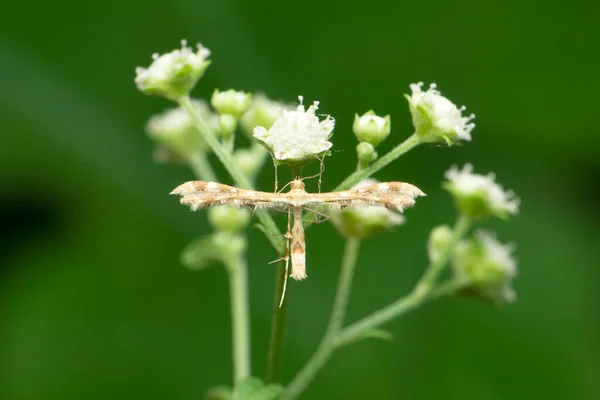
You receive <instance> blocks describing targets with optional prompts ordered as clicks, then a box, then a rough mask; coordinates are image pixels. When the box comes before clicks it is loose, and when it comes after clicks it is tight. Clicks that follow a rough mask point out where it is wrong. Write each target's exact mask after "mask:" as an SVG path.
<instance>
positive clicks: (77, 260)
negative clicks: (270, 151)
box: [0, 0, 600, 400]
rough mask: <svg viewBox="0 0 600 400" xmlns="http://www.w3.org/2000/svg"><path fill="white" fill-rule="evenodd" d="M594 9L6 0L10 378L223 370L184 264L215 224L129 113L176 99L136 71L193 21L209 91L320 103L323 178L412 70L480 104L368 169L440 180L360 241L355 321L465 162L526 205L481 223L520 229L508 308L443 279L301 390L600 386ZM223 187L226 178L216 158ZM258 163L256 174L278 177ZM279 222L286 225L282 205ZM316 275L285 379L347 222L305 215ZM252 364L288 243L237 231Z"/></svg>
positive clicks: (1, 80)
mask: <svg viewBox="0 0 600 400" xmlns="http://www.w3.org/2000/svg"><path fill="white" fill-rule="evenodd" d="M598 11H599V10H598V7H597V5H596V4H594V3H592V2H585V1H581V0H576V1H571V2H558V1H546V2H536V1H531V0H529V1H504V2H480V1H475V0H471V1H460V2H448V1H437V0H435V1H428V2H411V3H409V2H391V1H383V0H371V1H368V2H365V1H316V0H307V1H303V2H282V1H274V0H271V1H256V0H254V1H234V0H220V1H190V0H175V1H165V0H163V1H147V2H123V1H115V0H107V1H103V2H81V1H72V0H70V1H67V0H58V1H55V2H40V1H37V2H33V3H31V2H13V3H10V4H5V5H4V6H3V7H2V12H1V13H0V88H1V89H0V232H1V239H2V240H0V398H1V399H7V400H17V399H19V400H30V399H31V400H33V399H43V400H50V399H83V398H85V399H190V400H191V399H201V398H202V397H203V394H204V392H205V390H206V389H207V388H209V387H211V386H213V385H216V384H228V383H229V382H230V380H231V354H230V330H229V327H230V326H229V324H230V320H229V312H228V303H229V299H228V288H227V278H226V274H225V271H224V270H223V269H222V268H220V267H215V268H211V269H208V270H205V271H201V272H192V271H189V270H186V269H185V268H184V267H182V266H181V265H180V264H179V261H178V257H179V252H180V250H181V249H182V248H183V247H184V246H185V245H186V244H187V243H189V242H190V241H191V240H192V239H194V238H196V237H198V236H200V235H202V234H206V233H208V232H209V231H210V229H209V227H208V225H207V222H206V213H205V212H199V213H194V214H192V213H190V212H189V210H187V209H185V208H184V207H181V206H179V204H178V202H177V201H176V199H174V198H171V197H169V196H167V193H168V192H169V191H170V190H171V189H172V188H173V187H174V186H176V185H177V184H179V183H181V182H183V181H185V180H189V179H191V178H192V175H191V173H190V172H189V171H188V170H187V169H186V168H184V167H176V166H164V165H157V164H155V163H154V162H153V160H152V149H153V144H152V143H151V141H150V140H149V139H148V138H147V137H146V135H145V133H144V130H143V127H144V124H145V122H146V120H147V119H148V118H149V117H150V115H152V114H153V113H156V112H160V111H162V110H163V109H165V108H167V107H171V104H169V103H168V102H167V101H166V100H161V99H157V98H150V97H146V96H144V95H142V94H141V93H139V92H138V91H137V90H136V88H135V85H134V83H133V78H134V67H135V66H137V65H143V66H146V65H148V64H149V62H150V54H151V53H153V52H161V53H162V52H165V51H170V50H172V49H174V48H176V47H178V46H179V41H180V39H182V38H187V39H188V40H189V41H190V42H191V43H195V42H202V43H203V44H205V45H206V46H207V47H209V48H210V49H211V50H212V52H213V57H212V59H213V64H212V65H211V67H210V68H209V70H208V72H207V74H206V76H205V77H204V78H203V79H202V80H201V82H200V84H199V86H198V87H197V88H196V90H195V91H194V95H195V96H197V97H207V96H209V95H210V94H211V93H212V90H213V89H214V88H215V87H218V88H221V89H228V88H236V89H243V90H247V91H263V92H265V93H267V94H268V95H269V96H270V97H272V98H275V99H280V100H284V101H294V100H295V98H296V96H297V95H299V94H302V95H304V96H305V99H306V101H307V102H309V103H310V102H312V101H313V100H315V99H317V100H320V101H321V109H320V110H321V111H322V112H324V113H328V114H331V115H333V116H334V117H335V118H336V121H337V124H336V130H335V135H334V137H333V139H334V149H335V152H334V154H333V156H332V157H329V158H328V159H327V160H326V172H325V175H324V189H325V190H328V189H331V188H333V187H334V186H335V185H337V183H339V182H340V181H341V180H342V179H343V178H344V177H345V176H346V175H347V174H348V173H350V172H351V171H352V170H353V168H354V167H355V162H356V161H355V152H354V146H355V144H356V143H355V139H354V137H353V135H352V133H351V124H352V119H353V114H354V113H355V112H358V113H363V112H365V111H367V110H369V109H374V110H375V111H377V112H378V113H380V114H387V113H389V114H391V116H392V128H393V129H392V135H391V136H390V138H389V139H388V140H387V141H386V142H385V143H383V144H382V145H381V151H380V153H384V152H385V151H386V150H387V149H389V148H391V147H392V146H393V145H395V144H397V143H398V142H400V141H401V140H402V139H403V138H405V137H406V136H407V135H408V134H410V133H411V123H410V115H409V113H408V107H407V104H406V100H405V99H404V98H403V97H402V94H403V93H407V92H408V91H409V89H408V84H409V83H412V82H417V81H424V82H426V83H429V82H436V83H437V84H438V86H439V88H440V89H441V90H442V93H443V94H445V95H446V96H448V97H449V98H450V99H451V100H453V101H454V102H456V103H457V104H459V105H460V104H466V105H467V108H468V111H469V112H475V113H476V114H477V119H476V123H477V127H476V129H475V131H474V132H473V141H472V142H471V143H468V144H467V145H465V146H462V147H457V148H451V149H447V148H444V147H436V146H421V147H419V148H417V149H416V150H414V151H412V152H411V153H409V154H408V155H406V156H405V157H403V158H401V159H400V160H398V161H396V162H395V163H393V164H392V165H391V166H390V167H388V168H387V169H385V170H383V171H381V172H380V173H378V174H377V178H378V179H380V180H405V181H409V182H412V183H415V184H417V185H418V186H419V187H421V188H422V189H423V190H424V191H425V192H427V193H428V194H429V196H428V197H427V198H425V199H423V200H421V201H419V204H418V206H417V207H415V208H414V209H412V210H410V211H409V212H408V214H407V215H408V218H409V219H408V224H407V225H405V226H403V227H400V228H399V229H396V230H395V232H393V233H390V234H385V235H380V236H378V237H376V238H372V239H369V240H367V241H365V242H364V244H363V247H362V252H361V255H360V260H359V267H358V272H357V276H356V280H355V285H354V290H353V293H352V297H351V301H350V306H349V312H348V318H347V320H348V322H351V321H354V320H356V319H358V318H360V317H361V316H363V315H365V314H366V313H368V312H370V311H371V310H373V309H375V308H377V307H380V306H383V305H385V304H387V303H388V302H390V301H391V300H393V299H395V298H396V297H398V296H399V295H401V294H403V293H406V292H407V291H408V290H409V289H410V288H411V286H412V285H413V284H414V282H415V281H416V280H417V279H418V277H419V275H420V274H421V272H422V270H423V267H424V265H425V264H426V250H425V240H426V237H427V234H428V232H429V231H430V229H431V228H432V227H433V226H435V225H437V224H441V223H452V222H453V220H454V218H455V211H454V209H453V206H452V202H451V200H450V198H449V196H448V195H447V194H446V193H445V192H444V191H443V190H442V189H441V188H440V183H441V181H442V177H443V173H444V171H445V170H446V169H447V168H448V167H449V166H450V165H451V164H453V163H456V164H461V165H462V164H463V163H465V162H471V163H473V164H474V166H475V169H476V171H477V172H481V173H486V172H489V171H495V172H496V174H497V176H498V180H499V181H500V182H501V183H503V184H504V185H505V187H508V188H512V189H514V190H515V192H516V193H517V194H518V195H519V196H520V197H521V198H522V207H521V213H520V215H519V216H518V217H517V218H514V219H513V220H511V221H509V222H490V223H488V224H486V227H487V228H489V229H493V230H494V231H496V232H497V233H498V237H499V239H500V240H501V241H504V242H508V241H514V242H515V243H516V244H517V245H518V248H517V251H516V256H517V258H518V260H519V269H520V271H519V277H518V279H517V280H516V281H515V287H516V290H517V292H518V295H519V299H518V302H517V303H515V304H511V305H508V306H505V307H500V308H498V307H493V306H491V305H489V304H486V303H483V302H481V301H478V300H475V299H465V298H454V299H450V298H447V299H442V300H439V301H437V302H435V303H431V304H428V305H427V306H425V307H424V308H422V309H419V310H418V311H416V312H413V313H411V314H409V315H407V316H406V317H405V318H403V319H401V320H398V321H395V322H393V323H391V324H389V325H387V326H386V328H388V329H389V330H390V331H391V332H393V334H394V336H395V340H394V341H393V342H383V341H376V340H373V341H364V342H361V343H359V344H356V345H353V346H351V347H348V348H344V349H342V350H341V351H339V352H337V353H336V354H335V356H334V358H333V359H332V360H331V361H330V362H329V363H328V365H327V367H326V368H325V370H324V371H323V372H322V373H321V374H320V375H319V377H318V378H317V380H316V381H315V382H314V384H313V385H312V386H311V387H310V389H309V390H308V391H307V392H306V393H305V396H304V398H307V399H326V398H343V399H437V398H445V399H532V398H544V399H597V398H598V396H599V393H600V307H599V305H600V263H599V262H598V246H599V245H600V241H599V239H600V235H599V232H600V231H599V228H600V223H599V221H600V218H599V217H600V215H599V211H598V196H599V195H600V191H599V187H600V186H599V185H600V161H599V156H600V151H599V150H598V149H599V147H600V135H599V133H600V132H599V128H598V126H599V125H598V112H597V107H598V93H600V80H599V79H598V71H599V70H600V63H599V55H598V51H597V48H598V43H599V39H600V34H599V28H598ZM220 176H221V178H222V180H223V181H224V182H229V181H228V179H227V177H226V175H225V174H224V173H222V170H220ZM272 179H273V175H272V169H271V168H265V170H264V172H263V173H262V175H261V177H260V180H259V186H260V187H261V188H263V189H267V190H268V189H269V188H271V185H272ZM278 221H279V222H280V223H281V224H282V225H283V224H284V223H285V221H284V218H283V217H282V216H280V217H278ZM307 240H308V266H309V275H310V278H309V279H308V280H307V281H305V282H303V283H301V284H296V283H295V282H294V283H293V284H292V285H291V287H290V288H289V292H288V296H289V297H290V305H289V312H288V326H287V328H288V329H287V341H286V360H285V372H284V376H285V380H286V382H287V381H289V380H290V379H291V377H292V376H293V374H294V372H295V371H297V370H298V368H299V367H301V366H302V365H303V363H304V362H305V360H306V359H307V358H308V357H309V355H310V354H311V353H312V351H313V350H314V348H315V346H316V345H317V343H318V341H319V338H320V336H321V334H322V332H323V329H324V327H325V324H326V321H327V317H328V313H329V310H330V306H331V303H332V300H333V293H334V288H335V283H336V279H337V273H338V268H339V267H338V266H339V259H340V255H341V251H342V247H343V240H342V239H341V238H340V237H339V236H338V235H337V234H336V232H335V230H334V229H333V227H332V226H331V225H330V224H321V225H319V226H316V227H313V228H311V229H310V231H309V232H308V235H307ZM249 257H250V266H251V267H250V284H251V314H252V315H251V321H252V336H253V355H254V359H253V369H254V373H255V375H257V376H262V375H263V374H264V369H265V362H266V348H267V342H268V333H269V326H270V314H271V307H272V302H273V297H274V296H273V286H274V283H273V281H274V272H275V271H274V268H275V267H274V266H273V265H269V264H267V263H268V261H271V260H272V259H274V258H275V257H276V255H275V254H274V252H273V251H272V249H271V248H270V246H269V244H268V242H267V240H266V239H265V238H264V235H262V233H260V232H258V231H257V230H255V229H254V230H252V231H251V233H250V250H249Z"/></svg>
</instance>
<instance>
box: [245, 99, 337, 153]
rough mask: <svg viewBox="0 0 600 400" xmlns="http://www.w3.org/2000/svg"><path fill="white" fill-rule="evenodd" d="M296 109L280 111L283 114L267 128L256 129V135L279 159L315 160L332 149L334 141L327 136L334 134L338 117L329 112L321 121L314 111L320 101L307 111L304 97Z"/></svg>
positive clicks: (258, 127)
mask: <svg viewBox="0 0 600 400" xmlns="http://www.w3.org/2000/svg"><path fill="white" fill-rule="evenodd" d="M298 99H299V100H300V105H299V106H298V107H297V109H296V110H281V115H280V117H279V118H278V119H277V120H276V121H275V122H274V123H273V125H272V126H271V127H270V128H269V129H268V130H267V129H266V128H265V127H262V126H257V127H255V128H254V137H255V138H256V139H258V140H260V141H261V142H262V143H263V144H264V146H265V147H266V148H267V149H268V150H269V151H270V152H271V154H273V157H274V158H275V160H277V161H282V162H289V163H303V162H308V161H311V160H314V159H316V158H317V157H316V156H318V155H319V154H322V153H324V152H326V151H327V150H329V149H330V148H331V146H332V143H331V142H329V141H328V140H327V139H329V138H330V137H331V135H332V134H333V127H334V125H335V120H334V119H333V118H332V117H331V116H329V115H327V116H326V117H325V119H323V120H319V117H318V116H317V115H316V114H315V112H316V111H317V109H318V107H319V102H318V101H315V102H314V103H313V105H312V106H310V107H308V109H307V110H306V111H305V110H304V105H303V104H302V100H303V98H302V96H299V97H298Z"/></svg>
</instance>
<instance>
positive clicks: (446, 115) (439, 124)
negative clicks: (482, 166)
mask: <svg viewBox="0 0 600 400" xmlns="http://www.w3.org/2000/svg"><path fill="white" fill-rule="evenodd" d="M422 86H423V82H419V83H413V84H411V85H410V89H411V91H412V95H410V96H409V95H405V96H406V98H407V99H408V103H409V108H410V112H411V114H412V120H413V125H414V126H415V130H416V132H417V134H418V135H419V136H420V137H421V140H423V141H424V142H431V143H447V144H448V146H450V145H452V144H455V143H458V142H459V141H460V140H466V141H469V140H471V131H472V130H473V128H475V124H474V123H473V122H471V121H472V120H473V119H474V118H475V114H471V115H469V116H467V117H463V116H462V112H463V111H464V110H465V107H464V106H462V107H460V108H458V107H456V105H454V103H452V102H451V101H450V100H448V99H447V98H446V97H444V96H442V95H441V93H440V92H439V91H438V90H436V85H435V83H432V84H431V85H430V86H429V89H428V90H427V91H425V92H423V91H422V90H421V87H422Z"/></svg>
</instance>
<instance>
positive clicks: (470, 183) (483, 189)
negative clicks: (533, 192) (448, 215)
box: [445, 164, 520, 218]
mask: <svg viewBox="0 0 600 400" xmlns="http://www.w3.org/2000/svg"><path fill="white" fill-rule="evenodd" d="M446 179H448V182H447V183H446V185H445V187H446V189H448V191H450V192H451V193H452V194H453V195H454V197H455V199H456V201H457V204H458V208H459V209H460V210H461V211H462V212H463V213H464V214H466V215H468V216H470V217H485V216H489V215H493V216H497V217H500V218H506V217H508V216H509V214H510V215H515V214H517V213H518V211H519V203H520V200H519V199H518V198H516V197H515V195H514V193H513V192H512V191H504V190H503V189H502V187H501V186H500V185H498V184H497V183H496V182H495V181H494V180H495V176H494V174H488V175H487V176H484V175H478V174H474V173H473V166H472V165H471V164H466V165H465V166H464V168H463V169H462V170H459V169H458V168H457V167H456V166H452V167H451V168H450V169H449V170H448V171H447V172H446Z"/></svg>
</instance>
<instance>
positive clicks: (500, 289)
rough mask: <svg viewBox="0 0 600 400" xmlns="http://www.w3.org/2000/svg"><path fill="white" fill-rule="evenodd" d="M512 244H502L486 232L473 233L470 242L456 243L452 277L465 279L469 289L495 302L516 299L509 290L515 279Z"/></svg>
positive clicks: (513, 292)
mask: <svg viewBox="0 0 600 400" xmlns="http://www.w3.org/2000/svg"><path fill="white" fill-rule="evenodd" d="M514 248H515V246H514V245H513V244H502V243H500V242H498V240H496V237H495V236H494V235H493V234H491V233H489V232H486V231H477V232H476V233H475V236H474V237H473V238H471V239H468V240H465V241H462V242H460V243H458V244H457V246H456V249H455V252H454V258H453V262H452V266H453V270H454V274H455V275H457V276H458V277H466V278H468V279H469V280H470V281H471V282H472V285H471V288H472V289H474V290H475V291H476V292H478V293H479V294H481V295H483V296H484V297H487V298H491V299H492V300H495V301H497V302H507V301H508V302H510V301H514V300H515V299H516V294H515V291H514V290H513V288H512V287H511V284H512V281H513V279H514V278H515V276H517V263H516V261H515V260H514V258H513V256H512V253H513V252H514Z"/></svg>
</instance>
